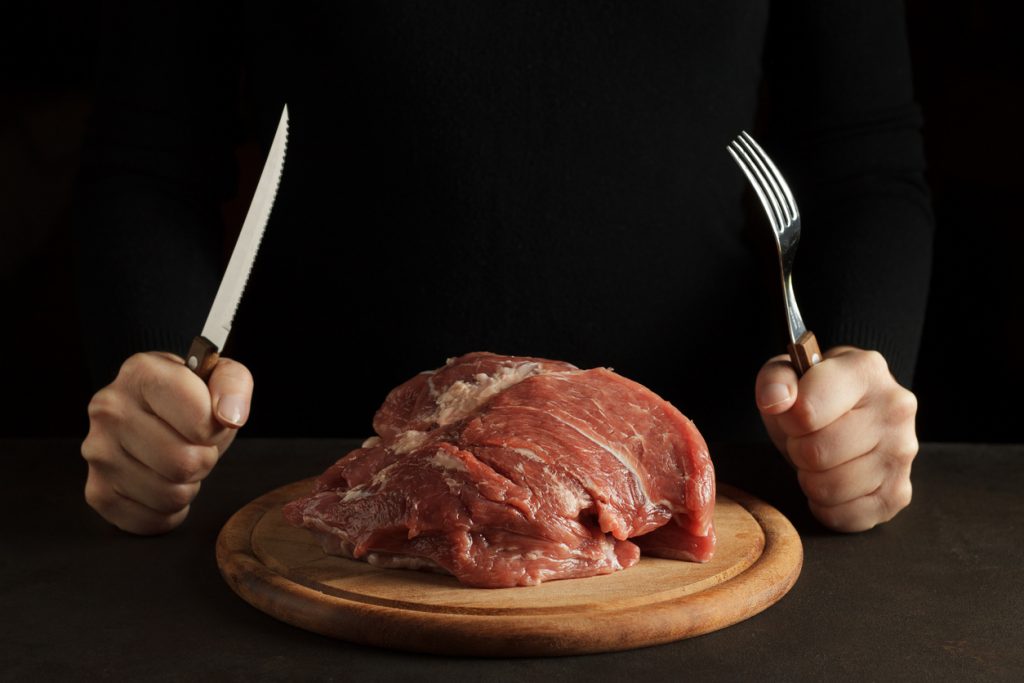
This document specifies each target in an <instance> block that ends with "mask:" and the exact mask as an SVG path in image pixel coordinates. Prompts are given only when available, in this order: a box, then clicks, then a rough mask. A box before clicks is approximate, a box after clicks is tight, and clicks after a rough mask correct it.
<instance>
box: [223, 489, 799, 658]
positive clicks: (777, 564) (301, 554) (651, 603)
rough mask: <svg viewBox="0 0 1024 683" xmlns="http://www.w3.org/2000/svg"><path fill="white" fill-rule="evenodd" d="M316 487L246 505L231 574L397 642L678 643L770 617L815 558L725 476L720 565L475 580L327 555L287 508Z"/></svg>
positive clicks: (232, 541) (258, 601) (642, 566)
mask: <svg viewBox="0 0 1024 683" xmlns="http://www.w3.org/2000/svg"><path fill="white" fill-rule="evenodd" d="M312 482H313V479H307V480H304V481H300V482H296V483H294V484H289V485H287V486H283V487H281V488H279V489H276V490H274V491H271V492H270V493H268V494H266V495H264V496H261V497H260V498H257V499H256V500H254V501H253V502H251V503H249V504H248V505H246V506H245V507H244V508H242V509H241V510H239V511H238V512H237V513H235V515H234V516H232V517H231V519H230V520H229V521H228V523H227V524H226V525H225V526H224V528H223V529H222V530H221V533H220V536H219V538H218V539H217V563H218V565H219V566H220V570H221V573H222V574H223V576H224V578H225V579H226V580H227V582H228V584H229V585H230V586H231V588H232V589H233V590H234V591H235V592H236V593H238V595H239V596H241V597H242V598H243V599H244V600H246V601H247V602H249V603H250V604H252V605H253V606H255V607H257V608H258V609H260V610H262V611H264V612H266V613H268V614H270V615H272V616H274V617H276V618H278V619H281V620H282V621H285V622H288V623H289V624H293V625H295V626H298V627H300V628H304V629H308V630H310V631H315V632H316V633H321V634H324V635H327V636H332V637H335V638H340V639H343V640H347V641H352V642H356V643H363V644H368V645H376V646H380V647H386V648H394V649H401V650H413V651H418V652H429V653H435V654H449V655H471V656H492V657H525V656H543V655H570V654H583V653H594V652H610V651H614V650H626V649H631V648H636V647H643V646H647V645H656V644H659V643H666V642H670V641H673V640H679V639H682V638H688V637H691V636H696V635H700V634H703V633H708V632H709V631H714V630H717V629H720V628H723V627H725V626H729V625H731V624H735V623H736V622H738V621H742V620H743V619H746V618H748V617H750V616H752V615H754V614H757V613H758V612H761V611H762V610H764V609H766V608H767V607H769V606H770V605H772V604H774V603H775V602H776V601H778V600H779V599H780V598H781V597H782V596H783V595H785V594H786V592H787V591H788V590H789V589H790V588H791V587H792V586H793V584H794V583H795V582H796V579H797V576H798V575H799V573H800V568H801V565H802V562H803V548H802V546H801V544H800V537H799V536H798V535H797V533H796V530H795V529H794V528H793V526H792V525H791V524H790V523H789V521H788V520H787V519H786V518H785V517H784V516H783V515H782V514H781V513H780V512H778V511H777V510H776V509H775V508H773V507H771V506H770V505H768V504H766V503H764V502H762V501H760V500H758V499H757V498H754V497H753V496H750V495H748V494H746V493H743V492H742V491H740V490H738V489H735V488H732V487H729V486H725V485H719V490H718V499H717V504H716V507H715V528H716V530H717V533H718V546H717V549H716V552H715V557H714V559H713V560H712V561H710V562H708V563H705V564H695V563H692V562H678V561H674V560H663V559H658V558H647V557H645V558H642V559H641V560H640V562H639V563H638V564H637V565H636V566H634V567H631V568H629V569H626V570H624V571H619V572H616V573H614V574H609V575H606V576H595V577H589V578H585V579H568V580H563V581H551V582H549V583H544V584H541V585H539V586H531V587H522V588H498V589H482V588H468V587H465V586H462V585H461V584H460V583H459V582H458V581H456V580H455V579H454V578H452V577H450V576H444V575H439V574H433V573H427V572H419V571H410V570H395V569H378V568H376V567H372V566H370V565H368V564H366V563H364V562H357V561H354V560H347V559H343V558H339V557H332V556H328V555H325V554H324V552H323V550H321V548H320V545H319V544H318V543H317V542H316V541H314V540H313V537H312V536H311V535H310V534H309V533H308V532H307V531H306V530H304V529H300V528H297V527H293V526H291V525H289V524H288V523H287V522H285V520H284V517H283V516H282V515H281V507H282V506H283V505H284V503H286V502H288V501H290V500H293V499H295V498H298V497H299V496H302V495H305V494H306V493H307V492H308V491H309V490H310V488H311V486H312Z"/></svg>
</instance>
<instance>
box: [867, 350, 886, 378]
mask: <svg viewBox="0 0 1024 683" xmlns="http://www.w3.org/2000/svg"><path fill="white" fill-rule="evenodd" d="M860 362H861V364H862V367H863V368H864V370H865V372H867V373H868V374H870V375H888V374H889V363H888V362H887V361H886V360H885V356H883V355H882V354H881V353H880V352H878V351H875V350H873V349H872V350H870V351H865V352H864V353H863V354H861V356H860Z"/></svg>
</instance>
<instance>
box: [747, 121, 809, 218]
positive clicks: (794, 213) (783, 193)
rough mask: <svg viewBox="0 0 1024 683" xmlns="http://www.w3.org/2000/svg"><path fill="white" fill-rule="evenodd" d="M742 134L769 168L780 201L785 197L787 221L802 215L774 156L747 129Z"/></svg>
mask: <svg viewBox="0 0 1024 683" xmlns="http://www.w3.org/2000/svg"><path fill="white" fill-rule="evenodd" d="M740 136H741V137H742V138H743V140H744V142H746V143H747V144H748V145H749V146H750V147H751V148H752V149H753V150H754V152H755V153H756V154H757V157H758V159H759V160H760V161H761V162H762V163H763V165H764V166H766V167H767V169H766V170H768V173H769V175H770V176H771V178H772V182H773V184H774V185H775V186H776V188H777V189H778V190H779V192H780V195H779V196H780V201H782V198H784V199H785V203H786V210H787V212H788V213H789V221H787V222H792V221H795V220H796V219H797V218H799V217H800V210H799V209H797V207H796V199H794V198H793V193H792V192H791V191H790V189H789V183H787V182H786V179H785V178H783V177H782V174H781V173H779V169H778V168H777V167H776V166H775V162H773V161H772V158H771V157H770V156H768V154H767V153H766V152H765V151H764V150H763V149H761V145H759V144H757V141H756V140H754V138H752V137H751V136H750V134H749V133H748V132H747V131H741V132H740Z"/></svg>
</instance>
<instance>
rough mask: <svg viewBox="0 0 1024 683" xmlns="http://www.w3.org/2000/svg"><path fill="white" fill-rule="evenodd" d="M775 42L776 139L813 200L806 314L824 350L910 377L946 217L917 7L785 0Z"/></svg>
mask: <svg viewBox="0 0 1024 683" xmlns="http://www.w3.org/2000/svg"><path fill="white" fill-rule="evenodd" d="M765 50H766V53H765V60H764V64H765V84H766V112H765V116H764V117H763V121H764V124H765V131H764V133H765V135H764V137H765V141H766V143H767V144H766V146H767V148H768V150H769V152H770V153H771V154H772V156H773V158H775V159H776V161H777V162H778V165H779V167H780V169H781V170H782V172H783V173H784V175H785V176H786V177H787V179H788V180H789V181H790V184H791V185H792V186H793V190H794V194H795V195H796V198H797V202H798V203H799V206H800V213H801V220H802V224H803V226H802V234H801V243H800V250H799V252H798V254H797V257H796V262H795V267H794V272H793V282H794V288H795V290H796V294H797V299H798V300H799V302H800V307H801V312H802V313H803V314H804V319H805V322H806V323H807V326H808V328H809V329H812V330H814V331H815V333H816V334H817V336H818V337H819V341H820V342H821V344H822V347H823V348H826V347H830V346H835V345H838V344H852V345H854V346H859V347H863V348H870V349H876V350H878V351H880V352H882V353H883V355H885V357H886V359H887V360H888V362H889V366H890V369H891V370H892V372H893V374H894V375H895V377H896V378H897V380H898V381H899V382H900V383H902V384H904V385H906V386H909V385H910V384H911V382H912V379H913V372H914V365H915V363H916V358H917V351H918V347H919V345H920V339H921V331H922V328H923V324H924V313H925V305H926V300H927V293H928V282H929V277H930V272H931V249H932V234H933V221H932V213H931V206H930V195H929V191H928V188H927V185H926V183H925V178H924V171H925V162H924V152H923V144H922V140H921V125H922V121H921V114H920V111H919V109H918V106H917V105H916V103H915V101H914V98H913V88H912V81H911V73H910V57H909V50H908V46H907V39H906V26H905V19H904V7H903V4H902V3H901V2H893V1H892V0H869V1H867V2H864V1H862V0H788V1H780V2H773V3H772V16H771V19H770V24H769V32H768V40H767V43H766V48H765Z"/></svg>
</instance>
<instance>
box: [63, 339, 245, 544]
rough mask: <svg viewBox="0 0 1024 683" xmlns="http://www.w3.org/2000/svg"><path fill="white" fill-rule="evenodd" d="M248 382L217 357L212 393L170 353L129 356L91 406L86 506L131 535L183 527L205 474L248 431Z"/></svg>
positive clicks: (238, 367)
mask: <svg viewBox="0 0 1024 683" xmlns="http://www.w3.org/2000/svg"><path fill="white" fill-rule="evenodd" d="M252 387H253V381H252V375H250V374H249V371H248V370H247V369H246V368H245V366H243V365H242V364H241V363H238V362H235V361H232V360H230V359H227V358H221V359H220V361H219V362H218V363H217V366H216V367H215V368H214V370H213V373H212V374H211V375H210V380H209V386H207V385H206V384H204V383H203V381H202V380H201V379H199V378H198V377H197V376H196V375H194V374H193V373H192V372H191V371H190V370H188V368H186V367H185V364H184V362H183V360H182V359H181V358H179V357H178V356H175V355H173V354H170V353H157V352H153V353H140V354H136V355H134V356H132V357H131V358H129V359H128V360H127V361H125V363H124V365H122V366H121V370H120V372H119V373H118V375H117V378H116V379H115V380H114V381H113V382H112V383H111V384H109V385H108V386H106V387H104V388H103V389H101V390H100V391H98V392H97V393H96V395H95V396H93V398H92V400H91V401H90V403H89V434H88V436H86V438H85V441H84V442H83V443H82V456H83V457H84V458H85V460H86V461H87V462H88V463H89V476H88V479H87V480H86V484H85V499H86V501H87V502H88V503H89V505H90V506H92V507H93V508H94V509H95V510H96V511H97V512H99V513H100V515H102V516H103V517H104V518H105V519H106V520H108V521H109V522H111V523H113V524H114V525H116V526H118V527H119V528H121V529H123V530H125V531H129V532H132V533H136V534H159V533H164V532H167V531H170V530H171V529H173V528H175V527H177V526H178V525H179V524H181V523H182V521H184V519H185V517H186V516H187V515H188V510H189V506H190V505H191V503H192V500H193V499H194V498H195V497H196V494H197V493H198V492H199V485H200V482H201V481H202V480H203V479H204V478H205V477H206V475H207V474H209V473H210V470H212V469H213V467H214V465H216V464H217V461H218V460H219V459H220V456H221V455H223V454H224V451H225V450H226V449H227V447H228V446H229V445H230V444H231V442H232V441H233V440H234V438H235V434H236V433H237V431H238V428H239V427H241V426H242V425H243V424H245V421H246V419H247V418H248V415H249V403H250V400H251V398H252Z"/></svg>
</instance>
